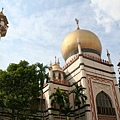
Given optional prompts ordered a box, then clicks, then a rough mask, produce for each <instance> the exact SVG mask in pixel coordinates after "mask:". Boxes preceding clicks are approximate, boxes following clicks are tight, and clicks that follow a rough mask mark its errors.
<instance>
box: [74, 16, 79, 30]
mask: <svg viewBox="0 0 120 120" xmlns="http://www.w3.org/2000/svg"><path fill="white" fill-rule="evenodd" d="M75 21H76V24H77V30H78V29H80V28H79V20H78V19H76V18H75Z"/></svg>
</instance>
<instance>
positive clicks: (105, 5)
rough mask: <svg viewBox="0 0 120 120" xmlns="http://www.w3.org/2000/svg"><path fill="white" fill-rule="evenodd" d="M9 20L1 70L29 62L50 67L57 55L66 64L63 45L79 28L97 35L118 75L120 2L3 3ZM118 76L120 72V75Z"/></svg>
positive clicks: (9, 0) (3, 0)
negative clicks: (76, 22) (71, 33)
mask: <svg viewBox="0 0 120 120" xmlns="http://www.w3.org/2000/svg"><path fill="white" fill-rule="evenodd" d="M2 7H3V8H4V11H3V12H4V14H5V15H6V16H7V18H8V21H9V29H8V32H7V35H6V37H5V38H2V40H1V41H0V51H1V52H0V68H1V69H6V68H7V66H8V65H9V64H10V63H13V62H15V63H18V62H19V61H20V60H27V61H28V62H29V63H31V64H32V63H36V62H41V63H44V64H45V65H46V64H47V65H49V63H50V60H51V61H52V62H54V56H57V58H59V59H60V61H61V66H63V65H64V60H63V58H62V55H61V43H62V41H63V39H64V38H65V36H66V35H67V34H68V33H70V32H72V31H74V30H75V29H76V24H75V20H74V19H75V18H77V19H78V20H79V26H80V28H81V29H87V30H90V31H92V32H94V33H95V34H96V35H97V36H98V37H99V39H100V41H101V44H102V59H106V60H107V56H106V49H108V50H109V52H110V55H111V59H112V62H113V64H114V67H115V72H117V63H118V61H119V59H120V55H119V54H120V12H119V10H120V0H0V9H1V10H2ZM117 74H118V73H117Z"/></svg>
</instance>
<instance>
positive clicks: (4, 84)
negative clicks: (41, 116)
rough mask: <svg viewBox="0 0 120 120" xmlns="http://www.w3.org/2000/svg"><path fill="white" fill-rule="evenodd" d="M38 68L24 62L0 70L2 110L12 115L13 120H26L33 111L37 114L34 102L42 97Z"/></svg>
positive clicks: (0, 103)
mask: <svg viewBox="0 0 120 120" xmlns="http://www.w3.org/2000/svg"><path fill="white" fill-rule="evenodd" d="M39 64H40V63H39ZM42 65H43V64H42ZM37 67H38V63H37V64H32V65H29V63H28V62H27V61H25V60H24V61H20V62H19V64H15V63H12V64H10V65H9V66H8V68H7V70H5V71H3V70H0V108H1V109H3V110H4V111H6V112H8V113H11V119H12V120H15V118H17V119H21V120H24V119H26V117H28V115H29V114H33V111H34V114H35V113H37V108H35V107H31V103H32V101H33V100H34V99H37V98H38V97H39V96H40V92H39V90H40V87H41V86H40V85H39V80H40V79H39V78H40V77H41V76H40V74H39V72H38V68H37Z"/></svg>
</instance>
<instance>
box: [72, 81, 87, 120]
mask: <svg viewBox="0 0 120 120" xmlns="http://www.w3.org/2000/svg"><path fill="white" fill-rule="evenodd" d="M74 86H75V88H74V89H73V90H72V91H71V92H70V94H71V93H74V94H75V99H74V104H75V106H77V107H78V109H79V119H80V106H81V104H82V105H84V104H85V102H86V100H87V96H86V95H85V94H84V93H83V92H84V90H85V89H86V88H84V87H83V86H82V85H80V86H79V85H78V84H77V83H74Z"/></svg>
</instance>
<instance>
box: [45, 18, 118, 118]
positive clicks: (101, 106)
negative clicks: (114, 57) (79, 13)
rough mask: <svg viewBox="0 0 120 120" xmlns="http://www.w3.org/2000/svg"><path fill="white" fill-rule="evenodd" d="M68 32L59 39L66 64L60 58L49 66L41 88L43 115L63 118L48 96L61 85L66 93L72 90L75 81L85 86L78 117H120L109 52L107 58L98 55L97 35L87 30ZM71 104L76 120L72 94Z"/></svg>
mask: <svg viewBox="0 0 120 120" xmlns="http://www.w3.org/2000/svg"><path fill="white" fill-rule="evenodd" d="M76 23H77V29H76V30H75V31H73V32H71V33H69V34H68V35H67V36H66V37H65V39H64V40H63V42H62V47H61V51H62V56H63V58H64V60H65V65H64V66H63V67H62V68H61V67H60V64H59V61H58V62H57V61H56V58H55V63H54V64H51V65H50V68H51V69H50V71H49V76H50V82H49V83H48V84H46V86H45V87H44V99H45V111H46V112H45V116H46V119H50V120H63V119H65V117H64V116H63V117H61V116H59V110H58V108H57V106H54V107H53V106H51V100H50V99H49V96H50V95H51V94H52V93H54V92H55V89H56V88H58V87H59V88H60V89H61V90H64V91H66V92H69V91H71V90H72V89H74V86H73V83H74V82H77V84H78V85H82V86H83V87H85V88H86V90H85V95H86V96H87V98H88V99H87V101H86V103H85V104H84V105H83V106H81V109H80V116H81V117H80V120H120V93H119V90H118V87H117V86H116V84H117V80H116V76H115V72H114V66H113V64H112V61H111V58H110V53H109V52H108V50H107V58H108V60H103V59H102V58H101V53H102V46H101V42H100V40H99V38H98V37H97V36H96V35H95V34H94V33H93V32H91V31H89V30H83V29H80V28H79V25H78V20H76ZM69 101H70V104H71V106H73V108H72V111H73V112H74V114H71V115H70V116H69V117H70V120H79V117H78V109H77V108H76V106H75V105H74V94H71V95H70V96H69Z"/></svg>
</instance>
